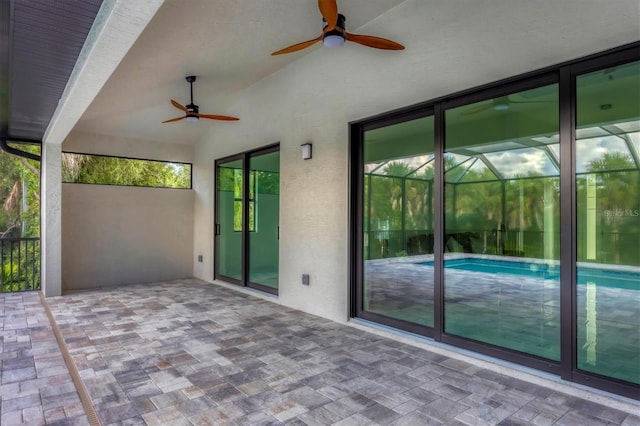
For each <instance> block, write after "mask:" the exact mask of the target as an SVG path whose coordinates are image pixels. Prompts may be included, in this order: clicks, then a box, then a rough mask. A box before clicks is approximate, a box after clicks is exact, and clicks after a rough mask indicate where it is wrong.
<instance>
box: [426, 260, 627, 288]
mask: <svg viewBox="0 0 640 426" xmlns="http://www.w3.org/2000/svg"><path fill="white" fill-rule="evenodd" d="M418 265H425V266H433V261H428V262H419V263H418ZM444 266H445V268H451V269H461V270H464V271H471V272H485V273H488V274H509V275H517V276H524V277H531V278H538V279H543V280H559V279H560V267H559V266H557V265H549V264H541V263H532V262H519V261H510V260H494V259H478V258H473V257H466V258H461V259H450V260H445V262H444ZM587 282H593V283H596V284H597V285H599V286H604V287H615V288H623V289H628V290H640V273H634V272H622V271H612V270H609V269H607V270H603V269H595V268H584V267H582V268H578V284H585V283H587Z"/></svg>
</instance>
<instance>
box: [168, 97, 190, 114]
mask: <svg viewBox="0 0 640 426" xmlns="http://www.w3.org/2000/svg"><path fill="white" fill-rule="evenodd" d="M171 105H173V106H174V107H176V108H178V109H179V110H181V111H184V112H187V107H185V106H184V105H182V104H180V103H179V102H176V101H174V100H173V99H171Z"/></svg>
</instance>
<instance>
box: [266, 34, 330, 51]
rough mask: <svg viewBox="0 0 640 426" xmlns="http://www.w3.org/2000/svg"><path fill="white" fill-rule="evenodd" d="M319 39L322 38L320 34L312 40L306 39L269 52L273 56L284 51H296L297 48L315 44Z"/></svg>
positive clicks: (300, 48)
mask: <svg viewBox="0 0 640 426" xmlns="http://www.w3.org/2000/svg"><path fill="white" fill-rule="evenodd" d="M320 40H322V35H320V36H318V37H316V38H314V39H312V40H307V41H303V42H302V43H298V44H294V45H292V46H289V47H285V48H284V49H281V50H278V51H277V52H273V53H272V54H271V56H275V55H282V54H285V53H292V52H297V51H298V50H302V49H304V48H307V47H309V46H311V45H313V44H316V43H317V42H319V41H320Z"/></svg>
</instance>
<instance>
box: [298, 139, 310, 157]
mask: <svg viewBox="0 0 640 426" xmlns="http://www.w3.org/2000/svg"><path fill="white" fill-rule="evenodd" d="M300 146H302V159H303V160H309V159H311V143H310V142H307V143H303V144H302V145H300Z"/></svg>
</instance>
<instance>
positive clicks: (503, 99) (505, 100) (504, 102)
mask: <svg viewBox="0 0 640 426" xmlns="http://www.w3.org/2000/svg"><path fill="white" fill-rule="evenodd" d="M549 102H553V101H514V100H511V99H510V98H509V96H500V97H498V98H494V99H491V101H490V102H488V103H484V104H483V105H478V106H475V107H472V108H469V109H468V110H466V111H463V112H462V115H472V114H477V113H479V112H482V111H485V110H487V109H493V110H495V111H506V110H508V109H509V108H510V106H511V104H544V103H549Z"/></svg>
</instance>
